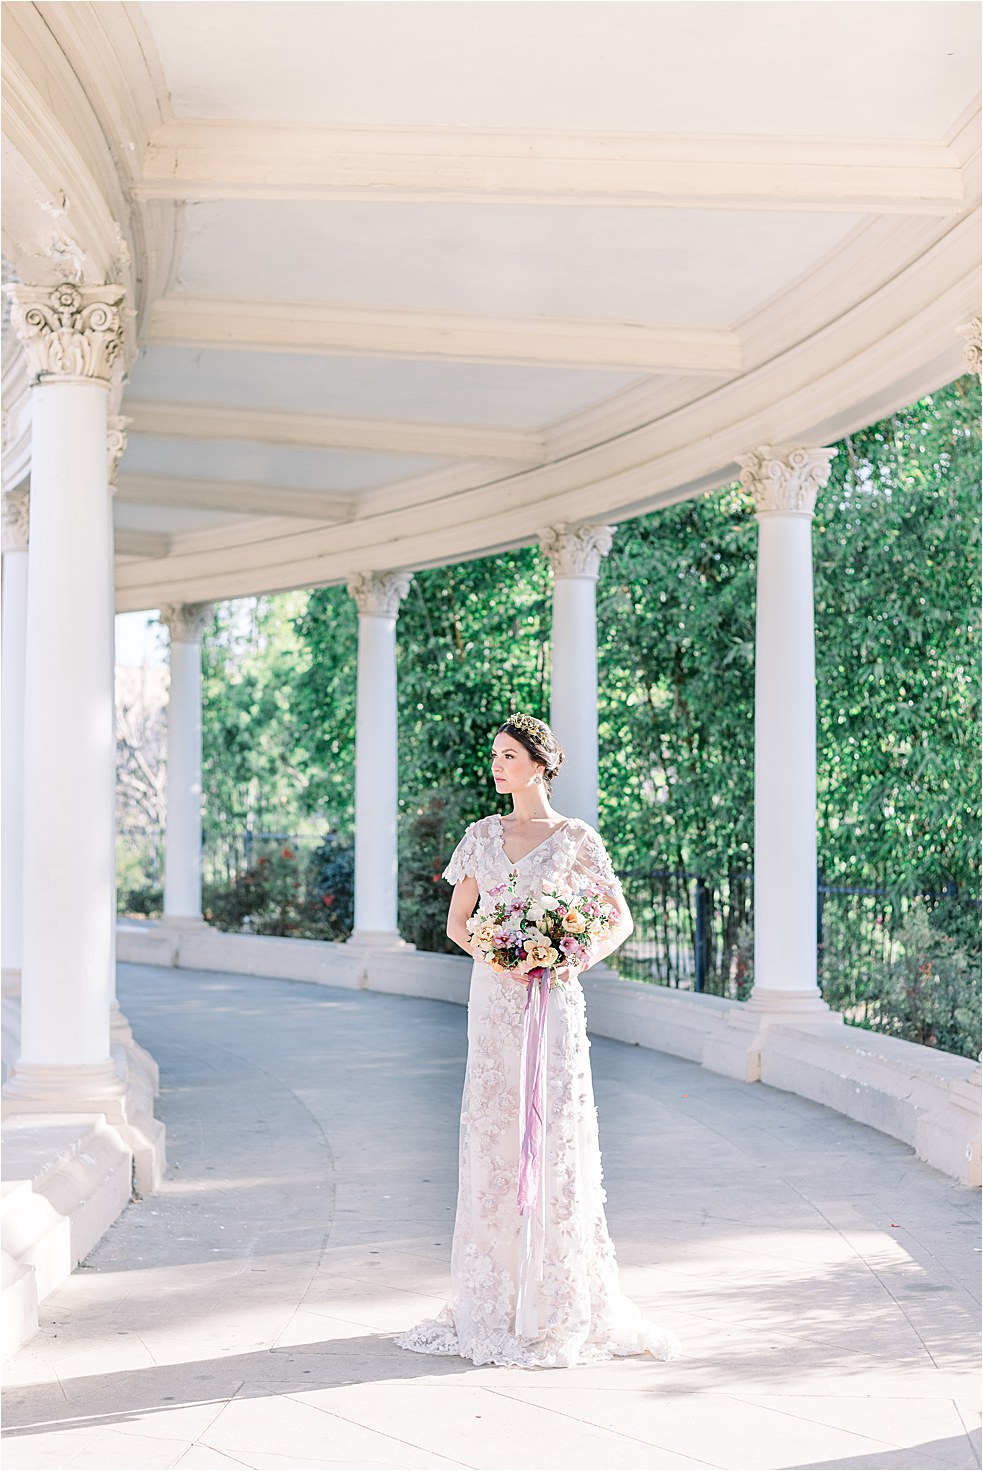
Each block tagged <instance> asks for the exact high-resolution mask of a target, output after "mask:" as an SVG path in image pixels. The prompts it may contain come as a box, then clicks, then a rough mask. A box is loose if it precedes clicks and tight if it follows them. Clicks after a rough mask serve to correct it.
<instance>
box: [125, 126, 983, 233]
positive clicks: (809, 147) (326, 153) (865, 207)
mask: <svg viewBox="0 0 983 1471" xmlns="http://www.w3.org/2000/svg"><path fill="white" fill-rule="evenodd" d="M134 193H135V194H136V195H137V196H138V197H141V198H144V199H173V200H205V199H310V200H391V201H394V202H399V201H404V200H413V201H424V200H445V201H446V200H471V201H475V200H477V201H481V200H486V201H492V202H499V203H504V202H516V203H539V204H541V203H553V204H558V203H573V204H579V205H607V206H612V205H613V206H621V207H627V208H631V207H638V206H660V207H676V208H680V207H682V208H685V207H689V208H697V209H783V210H789V209H802V210H832V211H849V212H851V213H859V212H864V211H873V212H876V213H878V214H881V213H890V212H892V211H896V212H900V213H903V214H912V213H916V214H918V213H925V214H939V215H950V214H958V213H959V211H960V210H961V208H962V205H963V178H962V173H961V169H960V161H959V159H958V158H957V156H956V154H955V153H954V152H953V151H952V150H951V149H950V148H948V147H947V146H946V145H945V144H944V143H922V142H910V141H904V140H894V139H890V140H884V139H869V138H839V139H836V138H824V139H816V138H761V137H723V136H716V137H714V136H707V137H702V136H692V137H681V136H676V135H671V134H670V135H646V134H638V133H626V134H611V133H608V134H605V133H535V132H490V131H476V130H468V129H461V128H453V129H451V128H449V129H411V128H406V129H402V128H400V129H394V128H331V127H317V126H300V127H298V126H296V125H290V124H283V123H248V122H238V121H223V120H209V119H194V118H182V119H176V120H173V121H171V122H168V123H166V124H164V125H163V126H162V127H160V128H158V129H157V130H156V131H155V132H154V134H153V135H152V137H151V141H150V145H149V147H148V149H147V152H146V154H145V156H144V160H143V169H142V174H141V178H140V180H139V182H138V183H137V184H136V185H135V187H134Z"/></svg>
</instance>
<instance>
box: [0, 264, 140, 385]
mask: <svg viewBox="0 0 983 1471" xmlns="http://www.w3.org/2000/svg"><path fill="white" fill-rule="evenodd" d="M7 290H8V291H9V293H10V296H11V302H12V305H11V314H10V317H11V322H12V323H13V326H14V329H15V331H16V333H17V335H18V337H19V338H20V340H21V342H22V343H23V344H24V349H25V351H26V353H27V359H28V369H29V373H30V378H31V382H32V383H41V382H43V381H44V380H45V379H48V378H92V379H93V380H95V381H97V382H104V383H108V382H109V381H110V379H111V377H112V371H113V363H114V362H115V361H116V359H117V358H118V356H119V354H120V350H121V348H122V345H123V311H122V303H123V300H124V298H125V296H126V288H125V287H123V286H76V285H75V284H74V282H71V281H64V282H62V283H61V285H60V286H19V285H18V286H8V287H7Z"/></svg>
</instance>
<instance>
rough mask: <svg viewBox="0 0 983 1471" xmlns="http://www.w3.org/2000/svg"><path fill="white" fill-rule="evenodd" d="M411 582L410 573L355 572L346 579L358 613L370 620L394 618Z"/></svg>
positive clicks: (411, 576)
mask: <svg viewBox="0 0 983 1471" xmlns="http://www.w3.org/2000/svg"><path fill="white" fill-rule="evenodd" d="M412 581H413V575H412V573H410V572H356V574H355V576H354V577H349V579H348V591H349V592H350V593H351V595H352V597H353V598H354V599H355V606H356V607H357V608H358V611H359V613H362V614H365V615H367V616H368V617H370V618H395V617H396V615H397V614H398V612H399V605H400V603H401V602H402V601H403V599H404V598H405V596H406V594H407V593H408V592H409V590H410V583H411V582H412Z"/></svg>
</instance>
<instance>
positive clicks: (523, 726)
mask: <svg viewBox="0 0 983 1471" xmlns="http://www.w3.org/2000/svg"><path fill="white" fill-rule="evenodd" d="M505 723H506V725H512V726H514V727H515V729H516V730H524V731H525V733H526V735H531V736H532V737H533V739H534V740H537V741H542V740H543V739H544V738H548V737H549V726H548V725H545V724H544V723H543V721H542V720H536V719H535V718H534V717H533V716H532V715H522V714H519V715H510V716H509V718H508V720H507V721H506V722H505Z"/></svg>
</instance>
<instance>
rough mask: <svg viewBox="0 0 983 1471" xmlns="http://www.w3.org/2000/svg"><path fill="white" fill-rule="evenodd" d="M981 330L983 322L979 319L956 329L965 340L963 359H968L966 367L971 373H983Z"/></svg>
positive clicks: (974, 319) (976, 318)
mask: <svg viewBox="0 0 983 1471" xmlns="http://www.w3.org/2000/svg"><path fill="white" fill-rule="evenodd" d="M981 330H983V322H981V319H980V318H979V317H974V318H973V319H972V321H970V322H967V323H966V325H965V326H963V327H957V328H956V331H957V332H958V333H959V336H960V337H962V338H964V339H965V340H964V342H963V357H964V358H965V359H966V366H967V367H968V368H969V371H970V372H971V373H980V372H983V349H981V346H980V334H981Z"/></svg>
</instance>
